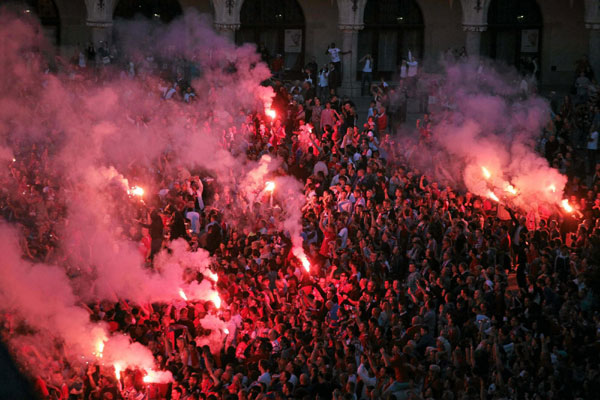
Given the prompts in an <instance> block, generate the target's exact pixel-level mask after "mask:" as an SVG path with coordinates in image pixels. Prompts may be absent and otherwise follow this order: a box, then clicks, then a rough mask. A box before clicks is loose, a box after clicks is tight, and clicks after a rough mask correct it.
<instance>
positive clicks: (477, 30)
mask: <svg viewBox="0 0 600 400" xmlns="http://www.w3.org/2000/svg"><path fill="white" fill-rule="evenodd" d="M490 2H491V0H460V3H461V8H462V26H463V30H464V31H465V34H466V35H465V49H466V50H467V55H468V56H469V58H470V59H472V60H477V59H478V58H479V56H480V55H481V33H482V32H485V31H486V30H487V15H488V9H489V7H490Z"/></svg>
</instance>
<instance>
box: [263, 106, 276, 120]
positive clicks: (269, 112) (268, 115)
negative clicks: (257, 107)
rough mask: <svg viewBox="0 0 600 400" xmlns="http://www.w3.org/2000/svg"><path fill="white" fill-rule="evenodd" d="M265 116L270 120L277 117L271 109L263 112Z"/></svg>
mask: <svg viewBox="0 0 600 400" xmlns="http://www.w3.org/2000/svg"><path fill="white" fill-rule="evenodd" d="M265 115H266V116H267V117H269V118H271V119H275V118H276V117H277V113H276V112H275V110H273V109H272V108H267V109H266V110H265Z"/></svg>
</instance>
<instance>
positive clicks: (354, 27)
mask: <svg viewBox="0 0 600 400" xmlns="http://www.w3.org/2000/svg"><path fill="white" fill-rule="evenodd" d="M364 27H365V26H364V25H363V24H339V25H338V28H339V30H340V31H343V32H358V31H361V30H362V29H363V28H364Z"/></svg>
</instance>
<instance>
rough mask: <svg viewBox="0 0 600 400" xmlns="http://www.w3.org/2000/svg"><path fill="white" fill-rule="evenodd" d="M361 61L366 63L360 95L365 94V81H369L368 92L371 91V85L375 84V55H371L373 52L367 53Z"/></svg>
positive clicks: (363, 69)
mask: <svg viewBox="0 0 600 400" xmlns="http://www.w3.org/2000/svg"><path fill="white" fill-rule="evenodd" d="M360 62H361V63H364V64H363V68H362V76H361V81H360V95H361V96H364V95H365V90H364V87H365V83H368V85H367V93H369V92H370V91H371V85H372V84H373V57H371V54H366V55H365V56H364V57H363V58H361V59H360Z"/></svg>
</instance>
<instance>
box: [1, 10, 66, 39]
mask: <svg viewBox="0 0 600 400" xmlns="http://www.w3.org/2000/svg"><path fill="white" fill-rule="evenodd" d="M11 3H12V4H14V5H15V6H16V7H17V10H18V11H19V12H23V13H24V14H27V15H31V16H35V17H37V18H38V19H39V21H40V23H41V25H42V29H43V30H44V36H45V37H46V38H47V39H48V41H49V42H50V43H51V44H52V45H54V46H58V45H60V15H59V13H58V7H57V6H56V3H54V1H53V0H25V1H15V2H9V3H8V4H9V5H10V4H11Z"/></svg>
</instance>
